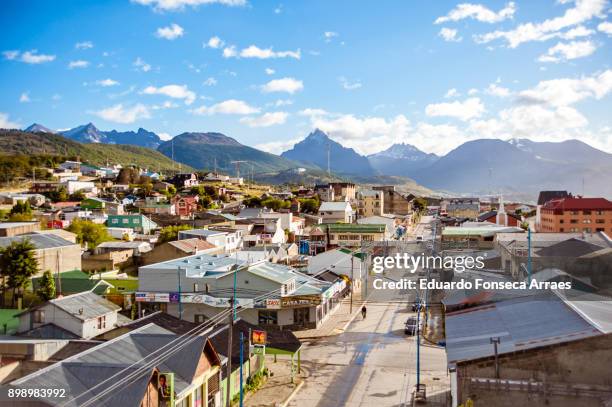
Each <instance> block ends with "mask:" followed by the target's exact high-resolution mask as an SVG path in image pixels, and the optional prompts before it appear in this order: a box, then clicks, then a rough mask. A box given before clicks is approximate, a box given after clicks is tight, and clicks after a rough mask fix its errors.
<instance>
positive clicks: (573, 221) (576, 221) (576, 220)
mask: <svg viewBox="0 0 612 407" xmlns="http://www.w3.org/2000/svg"><path fill="white" fill-rule="evenodd" d="M570 223H578V219H572V220H570Z"/></svg>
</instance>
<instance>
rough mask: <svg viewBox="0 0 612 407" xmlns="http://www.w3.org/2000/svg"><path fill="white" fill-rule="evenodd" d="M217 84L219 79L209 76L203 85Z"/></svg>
mask: <svg viewBox="0 0 612 407" xmlns="http://www.w3.org/2000/svg"><path fill="white" fill-rule="evenodd" d="M216 84H217V80H216V79H215V78H213V77H212V76H211V77H210V78H207V79H206V80H205V81H204V82H202V85H204V86H215V85H216Z"/></svg>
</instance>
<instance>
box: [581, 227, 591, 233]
mask: <svg viewBox="0 0 612 407" xmlns="http://www.w3.org/2000/svg"><path fill="white" fill-rule="evenodd" d="M583 231H585V232H586V233H591V232H592V231H593V230H592V229H591V228H584V229H583Z"/></svg>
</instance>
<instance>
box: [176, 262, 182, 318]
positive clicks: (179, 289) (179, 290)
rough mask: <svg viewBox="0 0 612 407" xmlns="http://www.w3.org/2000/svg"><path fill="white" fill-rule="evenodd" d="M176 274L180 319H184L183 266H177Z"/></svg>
mask: <svg viewBox="0 0 612 407" xmlns="http://www.w3.org/2000/svg"><path fill="white" fill-rule="evenodd" d="M176 275H177V277H178V280H177V284H178V308H179V319H183V303H182V302H181V268H180V267H177V269H176Z"/></svg>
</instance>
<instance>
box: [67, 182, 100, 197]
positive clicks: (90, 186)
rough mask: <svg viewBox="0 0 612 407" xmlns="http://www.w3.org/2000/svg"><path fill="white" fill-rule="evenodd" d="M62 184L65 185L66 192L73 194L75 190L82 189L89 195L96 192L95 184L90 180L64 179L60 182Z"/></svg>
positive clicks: (93, 194)
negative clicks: (64, 180)
mask: <svg viewBox="0 0 612 407" xmlns="http://www.w3.org/2000/svg"><path fill="white" fill-rule="evenodd" d="M62 185H63V186H65V187H66V192H68V194H74V193H75V192H77V191H83V192H84V193H85V194H86V195H89V196H96V195H97V194H98V188H97V187H96V184H94V183H93V182H91V181H66V182H62Z"/></svg>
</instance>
